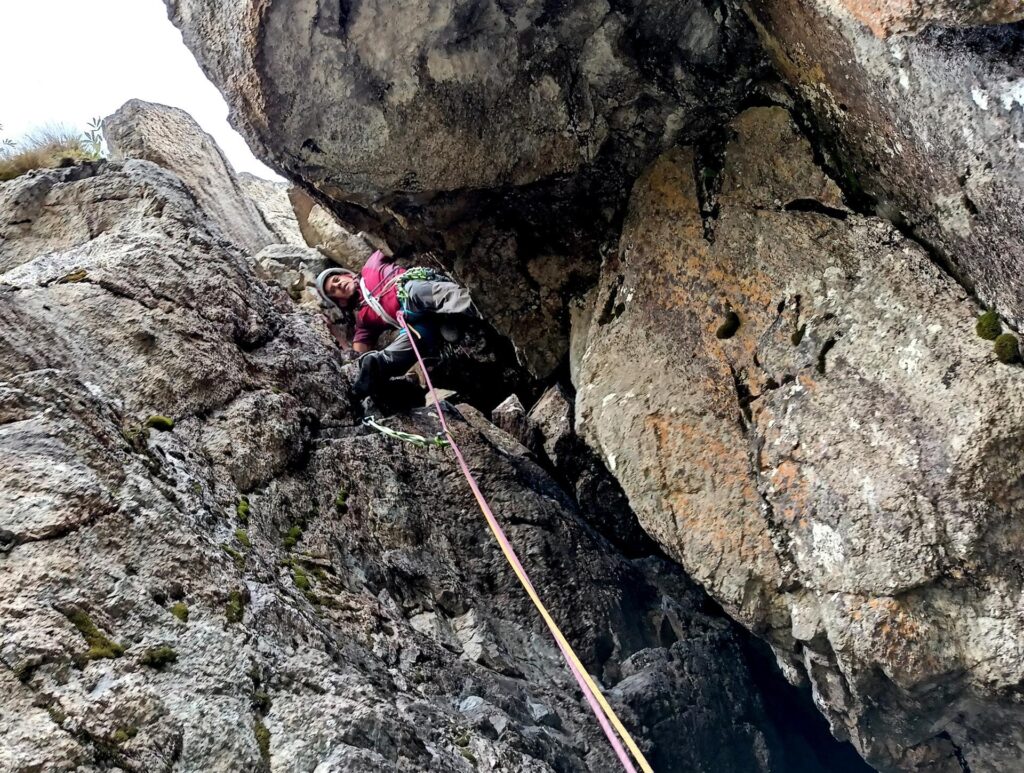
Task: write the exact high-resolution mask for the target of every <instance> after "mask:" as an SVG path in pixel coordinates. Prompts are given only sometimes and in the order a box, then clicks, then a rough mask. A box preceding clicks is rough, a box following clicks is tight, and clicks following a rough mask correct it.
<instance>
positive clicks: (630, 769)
mask: <svg viewBox="0 0 1024 773" xmlns="http://www.w3.org/2000/svg"><path fill="white" fill-rule="evenodd" d="M398 322H399V324H401V326H402V328H403V329H405V331H406V335H408V336H409V342H410V343H411V344H412V350H413V352H415V354H416V359H417V360H418V361H419V364H420V367H421V368H422V369H423V375H424V377H425V378H426V382H427V388H428V389H429V390H430V395H431V397H433V399H434V410H435V411H437V418H438V419H439V420H440V421H441V429H442V430H443V431H444V435H445V437H447V438H448V444H449V445H450V446H451V448H452V451H454V452H455V458H456V459H457V460H458V462H459V467H460V468H461V470H462V474H463V475H464V476H465V478H466V481H467V482H468V483H469V488H470V489H471V490H472V492H473V496H474V497H475V498H476V502H477V504H478V505H479V506H480V511H481V512H482V513H483V514H484V518H486V519H487V525H488V526H489V527H490V529H491V532H492V533H493V534H494V537H495V539H496V540H497V541H498V545H499V546H500V547H501V551H502V553H504V554H505V558H506V560H507V561H508V563H509V565H510V566H511V567H512V570H513V571H514V572H515V574H516V577H518V578H519V582H520V583H522V585H523V588H525V589H526V593H527V595H529V597H530V600H531V601H533V604H534V606H535V607H537V611H538V612H540V616H541V617H542V618H543V619H544V622H545V623H546V624H547V626H548V630H550V631H551V635H552V636H553V637H554V639H555V642H556V643H557V644H558V648H559V649H560V650H561V651H562V655H563V656H564V657H565V660H566V662H567V663H568V664H569V670H570V671H572V675H573V676H574V677H576V681H577V683H578V684H579V686H580V689H581V690H582V691H583V695H584V697H585V698H586V699H587V703H589V704H590V708H591V710H592V711H593V712H594V716H596V717H597V721H598V723H599V724H600V725H601V729H602V730H604V734H605V735H606V736H607V737H608V741H609V742H610V743H611V745H612V748H613V749H614V750H615V754H616V756H617V757H618V758H619V762H621V763H622V767H623V768H624V769H625V770H626V771H627V773H636V768H635V767H634V766H633V762H632V761H631V760H630V758H629V755H628V754H627V753H626V750H625V749H623V748H622V743H621V742H620V741H619V737H620V736H621V738H622V740H623V741H625V743H626V746H627V747H629V751H630V752H632V754H633V759H635V760H636V762H637V764H638V765H640V769H641V770H642V771H643V773H654V771H653V769H652V768H651V766H650V764H649V763H648V762H647V758H646V757H644V755H643V752H641V751H640V749H639V747H638V746H637V745H636V741H634V740H633V737H632V736H631V735H630V734H629V731H628V730H626V728H625V727H624V726H623V724H622V722H621V721H620V720H619V718H618V716H617V715H616V714H615V711H614V710H612V707H611V706H609V705H608V701H607V700H605V697H604V695H603V694H602V693H601V690H600V688H599V687H598V686H597V685H596V684H595V683H594V680H593V679H592V678H591V677H590V674H589V673H587V669H586V667H585V666H584V665H583V663H582V662H581V661H580V659H579V657H578V656H577V655H576V653H575V652H574V651H573V648H572V646H571V645H570V644H569V642H568V641H567V640H566V638H565V636H564V635H563V634H562V631H561V629H560V628H559V627H558V624H557V623H555V621H554V619H553V618H552V617H551V614H550V613H549V612H548V610H547V607H545V606H544V602H543V601H541V600H540V596H539V595H537V591H536V589H535V588H534V587H533V583H532V582H530V577H529V575H527V573H526V569H524V568H523V565H522V563H520V561H519V557H518V556H517V555H516V552H515V550H514V549H513V547H512V543H510V542H509V541H508V537H506V536H505V531H504V529H502V528H501V524H499V523H498V519H497V518H495V517H494V513H493V512H492V511H491V507H490V505H488V504H487V500H486V499H484V495H483V494H482V493H481V492H480V487H479V486H478V485H477V482H476V478H474V477H473V473H472V472H470V470H469V465H468V464H466V460H465V458H464V457H463V456H462V451H461V450H460V449H459V445H458V443H456V442H455V437H454V436H453V435H452V432H451V430H450V429H448V423H447V422H446V421H445V419H444V412H443V411H442V410H441V405H440V401H439V400H438V399H437V393H436V392H435V391H434V385H433V384H432V383H431V382H430V374H429V373H427V366H426V364H425V363H424V362H423V357H421V356H420V350H419V347H418V346H416V339H415V336H413V335H411V334H410V332H409V328H408V327H407V326H406V324H405V319H404V318H403V317H402V313H401V312H399V314H398ZM613 726H614V728H615V729H614V730H613V729H612V727H613ZM616 732H617V733H618V736H616Z"/></svg>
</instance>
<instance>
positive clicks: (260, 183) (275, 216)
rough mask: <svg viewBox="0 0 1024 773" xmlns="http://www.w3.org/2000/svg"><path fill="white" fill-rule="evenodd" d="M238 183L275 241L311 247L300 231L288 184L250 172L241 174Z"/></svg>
mask: <svg viewBox="0 0 1024 773" xmlns="http://www.w3.org/2000/svg"><path fill="white" fill-rule="evenodd" d="M238 181H239V182H240V183H241V184H242V189H243V190H244V191H245V193H246V195H248V197H249V198H250V199H252V203H253V204H255V205H256V209H258V210H259V212H260V215H261V216H262V217H263V222H264V223H266V224H267V227H268V228H269V229H270V231H271V233H273V234H274V237H275V241H277V242H280V243H281V244H291V245H293V246H295V247H306V246H309V245H307V244H306V240H305V239H304V238H303V236H302V232H301V231H300V230H299V221H298V220H296V218H295V211H294V210H293V209H292V202H291V199H290V198H289V196H288V183H284V182H275V181H273V180H264V179H263V178H262V177H257V176H256V175H254V174H249V173H248V172H241V173H240V174H239V175H238Z"/></svg>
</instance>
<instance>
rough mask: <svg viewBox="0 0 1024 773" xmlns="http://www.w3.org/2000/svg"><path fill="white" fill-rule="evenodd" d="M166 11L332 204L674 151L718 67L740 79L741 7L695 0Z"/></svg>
mask: <svg viewBox="0 0 1024 773" xmlns="http://www.w3.org/2000/svg"><path fill="white" fill-rule="evenodd" d="M168 9H169V15H170V17H171V20H172V21H173V22H174V23H175V24H177V25H178V26H179V27H180V28H181V29H182V33H183V35H184V38H185V42H186V44H187V45H188V46H189V47H190V48H191V49H192V50H193V51H194V52H195V53H196V55H197V58H198V59H199V61H200V64H201V65H202V66H203V68H204V70H205V71H206V73H207V74H208V75H209V76H210V78H211V80H213V82H214V83H215V84H217V85H218V86H219V87H221V88H222V89H223V90H224V91H225V92H226V94H227V97H228V102H229V105H230V106H231V109H232V117H233V121H234V122H235V124H236V125H238V126H239V128H240V129H241V130H242V132H243V134H245V135H246V136H247V138H248V139H249V140H250V141H251V142H254V143H256V147H257V148H260V149H265V151H266V153H265V155H266V156H267V157H268V158H270V159H271V160H272V162H273V163H274V164H276V165H277V166H278V168H280V169H281V170H282V171H286V172H287V173H288V174H290V175H293V176H295V177H298V178H301V179H303V180H306V181H308V182H309V183H310V184H313V185H315V186H316V187H317V188H318V189H319V190H321V192H323V193H325V194H327V195H329V196H331V195H335V194H338V195H335V197H336V198H346V196H361V197H366V196H371V197H372V196H375V195H377V194H380V193H393V192H396V191H403V192H409V193H415V192H422V191H451V190H458V189H464V188H491V187H499V186H506V185H523V184H527V183H531V182H535V181H537V180H539V179H542V178H544V177H550V176H552V175H556V174H565V173H570V172H573V171H576V170H578V169H580V168H581V167H582V166H584V165H586V164H587V163H589V162H591V161H593V160H594V159H595V158H596V157H597V156H598V154H599V153H600V152H601V151H602V148H603V146H604V145H605V143H606V142H608V141H609V140H610V139H612V138H613V137H615V136H620V137H628V139H629V141H630V142H635V143H637V144H639V145H648V144H650V143H654V144H660V143H662V142H664V141H671V140H672V139H673V138H674V136H675V135H677V134H678V133H679V132H680V131H681V130H682V129H684V128H685V127H686V125H687V124H688V123H691V122H693V121H697V120H700V119H701V118H702V116H700V115H699V114H698V112H697V111H695V110H693V109H692V108H693V107H695V106H697V105H700V104H701V103H702V102H704V100H707V99H708V98H712V97H713V96H714V95H712V94H710V93H709V92H708V90H707V89H704V88H702V86H703V84H704V83H705V82H706V79H707V78H709V77H715V75H714V71H715V70H716V68H725V67H727V66H730V65H732V66H733V67H734V69H742V68H736V67H735V65H736V64H737V63H736V61H735V59H734V57H735V53H736V51H735V40H734V37H735V26H734V24H733V23H732V21H731V14H730V13H729V9H728V8H725V7H721V8H718V9H717V11H715V12H711V11H709V10H708V9H707V8H706V7H705V6H704V4H702V3H700V2H696V1H695V0H687V1H686V2H679V3H661V2H653V3H645V4H643V5H641V6H638V7H636V8H635V9H630V10H633V11H634V12H633V13H628V12H626V11H625V9H623V10H620V9H618V8H615V7H613V6H612V5H611V4H609V3H607V2H606V1H605V0H586V1H585V2H580V3H572V4H566V5H560V4H543V3H536V2H527V1H525V0H516V2H511V3H498V2H494V1H493V0H486V1H485V2H478V3H472V4H465V3H445V2H438V0H429V1H428V2H419V1H417V2H412V0H405V1H404V2H401V3H398V4H395V3H386V4H385V3H382V2H380V1H379V0H358V1H357V2H352V3H345V4H343V5H341V6H339V5H338V4H336V3H335V4H331V3H324V2H319V1H318V0H290V2H276V3H259V2H255V1H254V0H249V1H248V2H243V3H235V2H228V0H218V1H217V2H195V1H194V0H168ZM669 29H671V30H672V32H671V35H667V34H666V31H667V30H669ZM655 52H656V54H657V55H656V56H652V53H655ZM733 77H736V78H737V79H739V78H741V77H742V73H740V72H737V73H734V74H733ZM666 97H671V98H672V99H671V100H670V99H667V98H666Z"/></svg>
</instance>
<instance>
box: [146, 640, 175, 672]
mask: <svg viewBox="0 0 1024 773" xmlns="http://www.w3.org/2000/svg"><path fill="white" fill-rule="evenodd" d="M177 660H178V653H177V651H176V650H175V649H174V647H170V646H168V645H166V644H161V645H160V646H159V647H150V648H149V649H148V650H146V651H145V652H144V653H142V657H141V658H139V662H140V663H141V664H142V665H144V666H149V667H150V668H155V669H157V670H160V669H162V668H163V667H164V666H166V665H168V664H170V663H174V662H176V661H177Z"/></svg>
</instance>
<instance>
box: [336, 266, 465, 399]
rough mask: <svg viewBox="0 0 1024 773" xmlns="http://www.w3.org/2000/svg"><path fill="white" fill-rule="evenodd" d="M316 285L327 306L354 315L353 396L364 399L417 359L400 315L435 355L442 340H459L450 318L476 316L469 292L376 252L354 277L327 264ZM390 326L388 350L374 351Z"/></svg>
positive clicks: (438, 275) (430, 272) (419, 343)
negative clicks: (395, 334)
mask: <svg viewBox="0 0 1024 773" xmlns="http://www.w3.org/2000/svg"><path fill="white" fill-rule="evenodd" d="M316 289H317V292H318V293H319V295H320V298H321V299H322V300H323V302H324V303H325V304H326V305H327V306H328V307H330V306H334V307H336V308H337V309H339V310H340V311H342V312H345V311H352V312H354V314H355V333H354V335H353V336H352V350H353V351H354V352H355V353H357V354H360V355H362V356H361V357H360V358H359V376H358V378H356V381H355V384H354V385H353V391H354V392H355V394H356V396H357V397H360V398H362V397H366V396H367V395H369V394H370V393H371V392H372V391H373V390H374V389H375V388H376V387H377V385H379V384H380V383H381V382H382V381H384V380H386V379H390V378H394V377H396V376H401V375H402V374H404V373H405V372H406V371H408V370H409V369H410V368H411V367H412V366H413V365H414V364H415V363H416V354H415V352H413V348H412V344H411V343H410V342H409V337H408V334H407V333H406V331H405V329H404V328H402V326H401V324H400V322H399V314H400V313H401V315H402V316H403V318H404V319H405V321H406V323H407V325H408V326H409V328H411V329H412V331H413V333H412V334H413V335H416V336H417V339H416V345H417V347H418V348H419V350H420V353H421V354H423V355H424V356H429V355H434V354H436V353H437V351H438V350H439V348H440V345H441V342H442V341H443V340H447V341H453V340H456V339H457V338H458V329H457V326H455V325H452V324H451V321H452V320H454V319H455V318H454V317H449V319H448V320H446V319H445V317H444V316H443V315H463V316H467V315H468V316H479V315H478V314H477V312H476V309H475V307H474V306H473V301H472V299H471V298H470V295H469V291H468V290H467V289H465V288H464V287H460V286H459V285H458V284H456V283H455V282H453V281H452V280H451V278H449V277H448V276H446V275H445V274H443V273H442V272H440V271H437V270H436V269H432V268H426V267H415V268H402V267H401V266H399V265H397V264H395V263H394V262H393V261H392V259H390V258H388V257H387V256H385V255H384V253H383V252H381V251H380V250H377V251H376V252H374V253H373V255H371V256H370V258H369V260H367V261H366V264H365V265H364V266H363V268H362V270H361V271H360V272H359V274H358V275H356V274H355V273H354V272H352V271H349V270H348V269H345V268H329V269H326V270H325V271H322V272H321V273H320V275H319V276H318V277H317V278H316ZM389 328H392V329H396V330H398V331H399V333H398V337H396V338H395V340H394V341H393V342H392V343H390V344H389V345H388V346H387V347H386V348H384V349H382V350H379V351H372V350H373V349H374V347H375V346H376V345H377V340H378V339H379V338H380V336H381V334H382V333H383V332H385V331H386V330H388V329H389Z"/></svg>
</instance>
